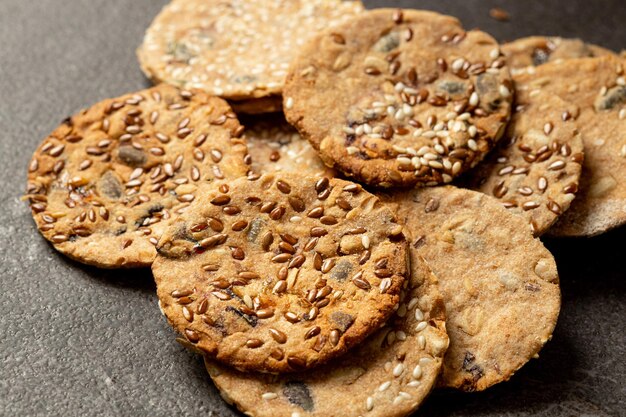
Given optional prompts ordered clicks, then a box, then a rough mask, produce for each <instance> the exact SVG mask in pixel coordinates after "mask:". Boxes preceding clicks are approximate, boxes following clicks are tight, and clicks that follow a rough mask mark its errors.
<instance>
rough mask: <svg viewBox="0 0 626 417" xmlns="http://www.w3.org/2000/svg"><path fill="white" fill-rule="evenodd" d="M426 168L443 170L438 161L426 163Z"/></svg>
mask: <svg viewBox="0 0 626 417" xmlns="http://www.w3.org/2000/svg"><path fill="white" fill-rule="evenodd" d="M428 166H429V167H431V168H435V169H443V164H442V163H441V162H439V161H428Z"/></svg>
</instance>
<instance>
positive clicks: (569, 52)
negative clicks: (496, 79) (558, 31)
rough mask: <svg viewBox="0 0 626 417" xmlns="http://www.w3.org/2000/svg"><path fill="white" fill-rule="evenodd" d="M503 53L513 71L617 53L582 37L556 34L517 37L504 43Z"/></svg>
mask: <svg viewBox="0 0 626 417" xmlns="http://www.w3.org/2000/svg"><path fill="white" fill-rule="evenodd" d="M502 53H503V54H504V56H505V57H506V60H507V62H508V64H509V67H510V68H511V70H512V71H515V70H519V69H525V68H527V67H532V66H538V65H543V64H545V63H547V62H553V61H559V60H564V59H573V58H586V57H598V56H605V55H614V54H615V52H613V51H611V50H609V49H606V48H603V47H601V46H597V45H592V44H590V43H585V42H583V41H582V40H580V39H568V38H559V37H556V36H547V37H546V36H529V37H527V38H520V39H516V40H514V41H512V42H509V43H505V44H503V45H502Z"/></svg>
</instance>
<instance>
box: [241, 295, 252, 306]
mask: <svg viewBox="0 0 626 417" xmlns="http://www.w3.org/2000/svg"><path fill="white" fill-rule="evenodd" d="M243 303H244V304H245V305H246V307H248V308H253V307H254V305H253V304H252V297H250V296H249V295H248V294H244V296H243Z"/></svg>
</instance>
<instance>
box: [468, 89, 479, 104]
mask: <svg viewBox="0 0 626 417" xmlns="http://www.w3.org/2000/svg"><path fill="white" fill-rule="evenodd" d="M478 100H479V97H478V93H477V92H476V91H474V92H473V93H472V95H470V99H469V105H470V106H472V107H474V106H478Z"/></svg>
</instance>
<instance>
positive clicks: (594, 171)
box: [516, 56, 626, 236]
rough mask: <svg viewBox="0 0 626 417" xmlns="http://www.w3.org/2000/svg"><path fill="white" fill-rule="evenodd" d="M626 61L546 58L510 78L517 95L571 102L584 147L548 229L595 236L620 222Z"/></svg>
mask: <svg viewBox="0 0 626 417" xmlns="http://www.w3.org/2000/svg"><path fill="white" fill-rule="evenodd" d="M625 69H626V61H625V60H623V59H620V58H616V57H614V56H606V57H601V58H580V59H571V60H567V61H561V62H551V63H548V64H545V65H542V66H539V67H537V68H535V69H534V70H533V71H531V72H529V73H526V74H520V75H518V76H516V83H517V84H519V86H520V93H521V94H537V93H536V92H537V91H543V92H545V93H547V94H555V95H558V96H559V97H560V98H561V99H563V100H565V101H567V102H569V103H571V104H573V105H575V106H577V107H578V108H579V113H580V115H579V116H578V118H577V123H578V126H579V129H580V132H581V135H582V138H583V144H584V147H585V160H584V162H583V171H582V175H581V180H580V184H579V190H578V195H577V197H576V199H575V200H574V201H573V202H572V204H571V206H570V209H569V210H568V211H567V212H565V214H564V215H563V216H562V217H561V218H560V219H559V221H558V222H557V223H556V224H555V225H554V226H553V227H552V228H551V229H550V231H549V234H550V235H553V236H595V235H598V234H600V233H603V232H606V231H608V230H610V229H613V228H615V227H618V226H621V225H623V224H625V223H626V181H624V180H623V179H624V177H625V175H626V74H624V70H625Z"/></svg>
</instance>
